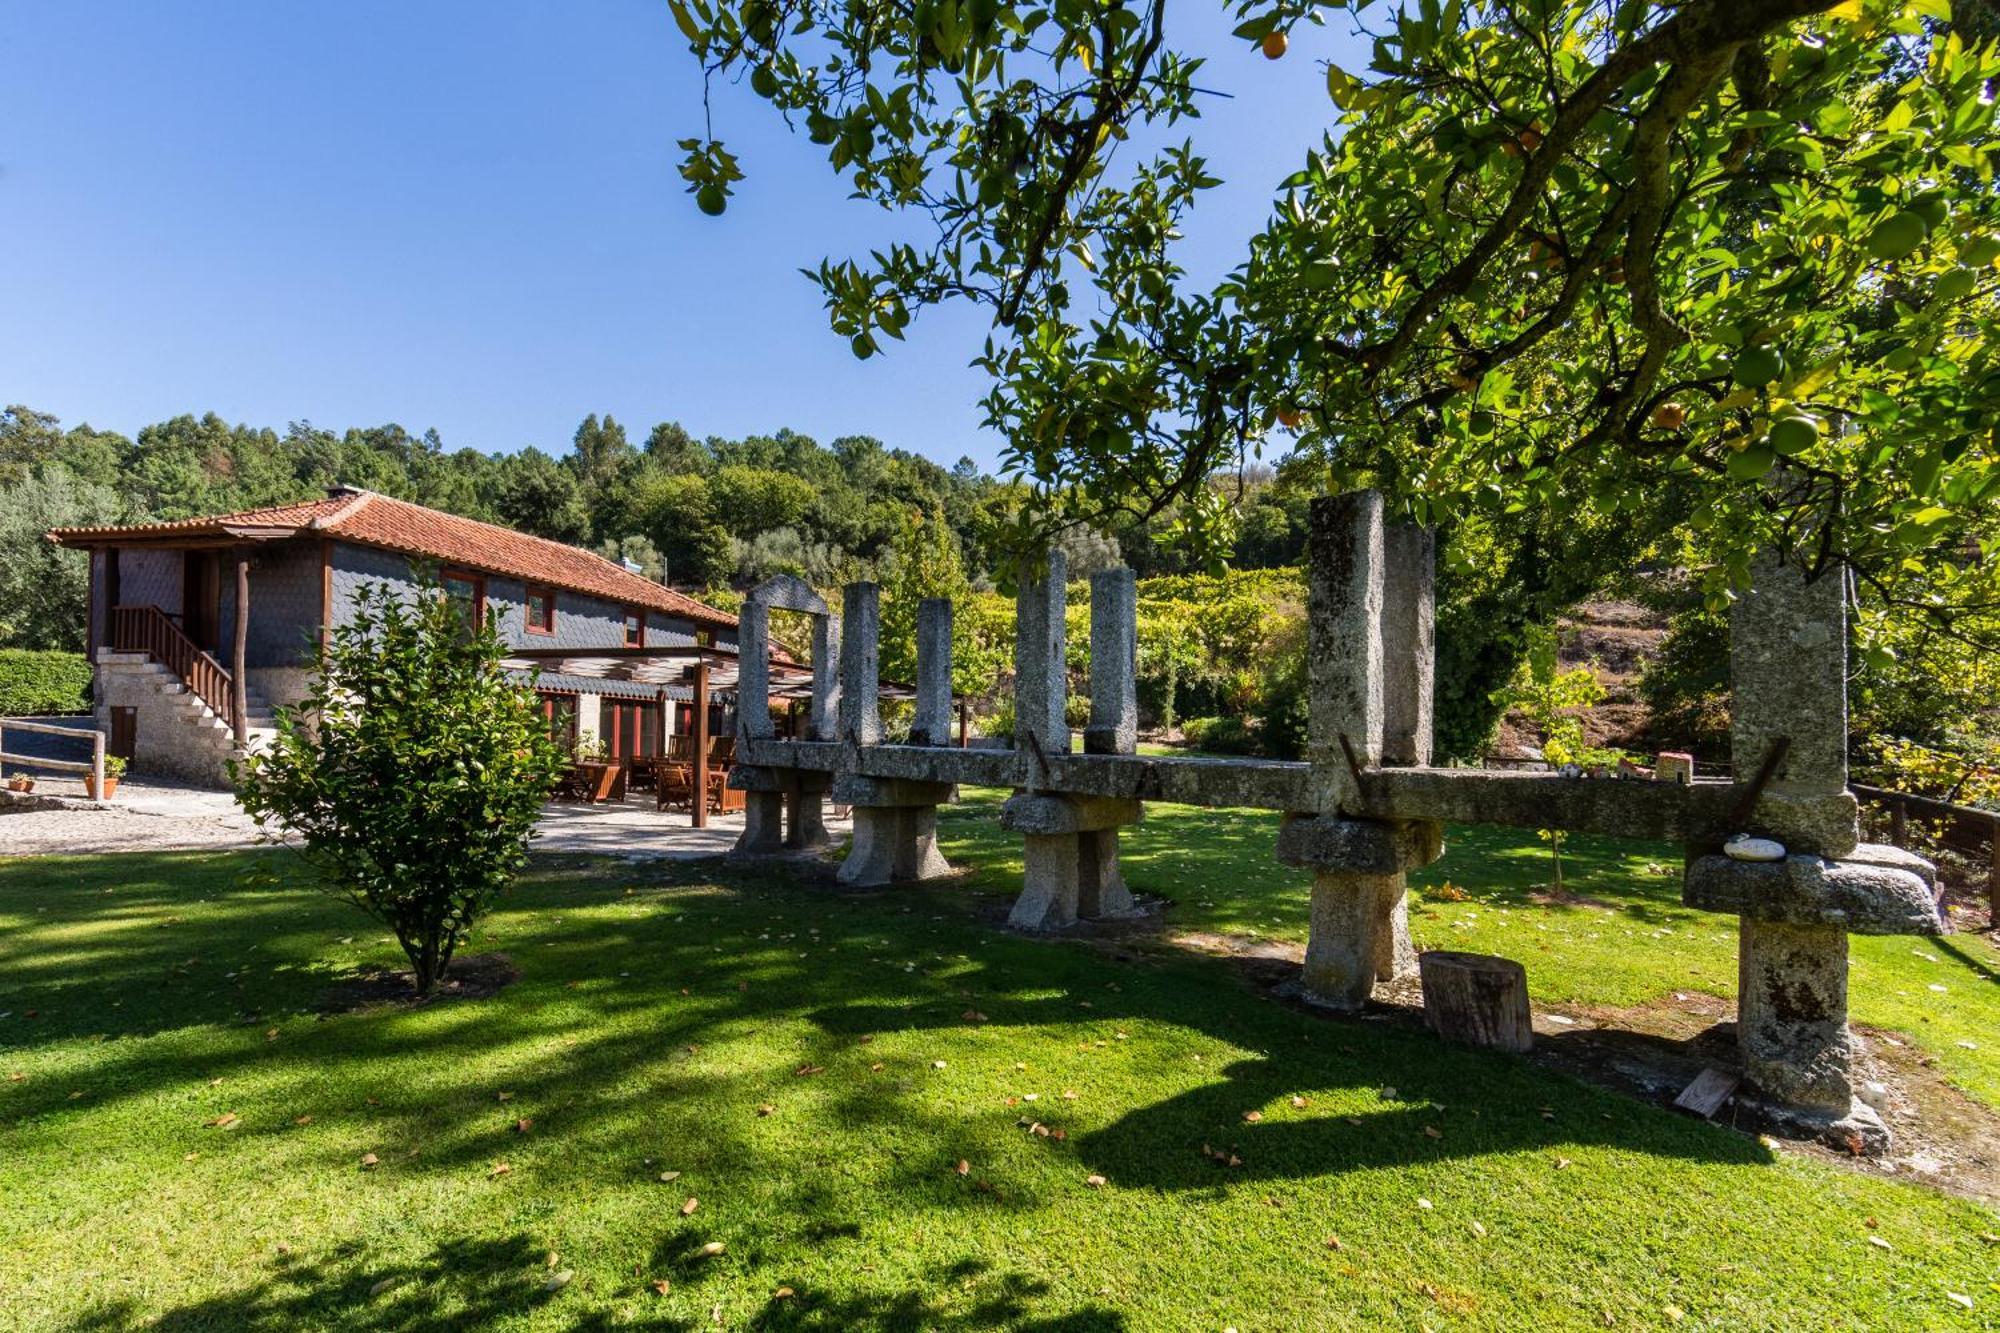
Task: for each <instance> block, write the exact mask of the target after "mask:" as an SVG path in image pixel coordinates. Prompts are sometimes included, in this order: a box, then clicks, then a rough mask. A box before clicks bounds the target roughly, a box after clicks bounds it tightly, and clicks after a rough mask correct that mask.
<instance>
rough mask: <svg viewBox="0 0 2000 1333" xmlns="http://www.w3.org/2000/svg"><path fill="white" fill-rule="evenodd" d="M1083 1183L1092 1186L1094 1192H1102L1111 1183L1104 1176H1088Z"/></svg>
mask: <svg viewBox="0 0 2000 1333" xmlns="http://www.w3.org/2000/svg"><path fill="white" fill-rule="evenodd" d="M1083 1183H1084V1184H1086V1185H1088V1186H1090V1187H1091V1188H1092V1189H1094V1190H1101V1189H1103V1188H1104V1187H1105V1186H1106V1185H1108V1184H1110V1183H1111V1182H1110V1181H1108V1180H1106V1179H1105V1178H1104V1177H1103V1176H1086V1177H1084V1181H1083Z"/></svg>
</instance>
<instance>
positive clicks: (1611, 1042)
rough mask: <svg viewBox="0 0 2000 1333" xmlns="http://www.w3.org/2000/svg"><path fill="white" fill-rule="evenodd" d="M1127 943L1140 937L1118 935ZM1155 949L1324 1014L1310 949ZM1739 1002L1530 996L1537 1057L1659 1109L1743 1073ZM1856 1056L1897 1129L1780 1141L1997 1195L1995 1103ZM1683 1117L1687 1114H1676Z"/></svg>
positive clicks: (1923, 1065) (1413, 1023) (1912, 1065)
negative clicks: (1850, 1139) (1307, 985)
mask: <svg viewBox="0 0 2000 1333" xmlns="http://www.w3.org/2000/svg"><path fill="white" fill-rule="evenodd" d="M1120 943H1121V945H1122V946H1123V947H1124V948H1125V949H1126V950H1127V951H1131V952H1138V951H1140V947H1139V946H1142V943H1143V942H1142V940H1141V939H1139V938H1135V937H1133V936H1127V937H1126V938H1124V939H1123V940H1121V941H1120ZM1152 944H1153V946H1154V948H1156V949H1182V950H1189V951H1193V952H1197V953H1204V954H1210V955H1214V956H1218V957H1223V958H1228V959H1230V960H1231V961H1232V962H1234V963H1235V964H1236V966H1237V968H1238V969H1239V971H1240V972H1241V974H1242V976H1243V978H1244V981H1245V982H1246V983H1247V984H1248V985H1251V986H1253V987H1255V988H1257V989H1259V990H1263V991H1265V992H1267V993H1269V994H1271V995H1272V996H1273V997H1275V998H1277V999H1279V1000H1280V1001H1282V1002H1284V1003H1288V1004H1292V1005H1294V1006H1296V1007H1298V1008H1299V1009H1301V1010H1302V1011H1304V1012H1308V1013H1316V1014H1325V1013H1326V1012H1327V1011H1326V1010H1324V1009H1321V1008H1318V1007H1316V1006H1314V1005H1312V1004H1310V1003H1309V1002H1307V1001H1306V1000H1304V999H1303V998H1301V997H1300V996H1299V995H1298V993H1297V989H1298V988H1297V978H1298V968H1299V964H1300V963H1301V962H1302V961H1303V960H1304V957H1305V950H1304V949H1303V948H1302V947H1301V946H1300V945H1297V944H1294V943H1290V942H1287V941H1283V940H1269V939H1261V938H1254V937H1247V936H1239V935H1227V934H1216V933H1211V932H1205V931H1202V932H1195V931H1189V932H1182V933H1179V934H1175V935H1172V936H1170V937H1169V936H1167V935H1165V934H1164V933H1162V934H1160V935H1158V936H1156V937H1155V938H1154V940H1153V941H1152ZM1364 1016H1365V1017H1367V1018H1368V1019H1370V1020H1372V1021H1375V1022H1384V1021H1387V1022H1392V1023H1399V1024H1403V1025H1406V1026H1408V1027H1410V1028H1412V1029H1420V1028H1423V1027H1424V996H1423V987H1422V985H1421V984H1420V983H1419V982H1418V980H1417V979H1416V978H1415V977H1409V978H1406V979H1403V980H1400V981H1397V982H1394V983H1392V984H1385V985H1378V986H1377V987H1376V988H1375V994H1374V996H1373V997H1372V999H1371V1000H1370V1003H1369V1006H1368V1008H1367V1010H1366V1011H1365V1015H1364ZM1735 1018H1736V1006H1735V1003H1734V1002H1733V1001H1730V1000H1727V999H1724V998H1722V997H1721V996H1717V995H1710V994H1708V993H1707V992H1705V991H1698V990H1680V991H1670V992H1666V993H1664V994H1662V995H1660V996H1658V997H1656V998H1655V999H1653V1000H1650V1001H1648V1002H1646V1003H1644V1004H1638V1005H1631V1006H1624V1007H1619V1006H1611V1005H1568V1004H1566V1005H1553V1006H1551V1005H1539V1004H1538V1005H1535V1006H1534V1023H1535V1047H1534V1050H1533V1051H1532V1052H1530V1053H1529V1055H1528V1056H1527V1058H1528V1059H1530V1060H1532V1061H1534V1062H1535V1063H1536V1064H1539V1065H1543V1066H1545V1067H1548V1068H1552V1069H1556V1070H1559V1071H1561V1072H1562V1073H1565V1074H1568V1075H1570V1076H1571V1077H1573V1078H1577V1079H1581V1080H1582V1081H1584V1082H1586V1083H1593V1084H1596V1085H1597V1086H1599V1087H1604V1088H1610V1089H1613V1090H1614V1091H1617V1092H1621V1093H1624V1094H1626V1095H1627V1096H1631V1097H1637V1098H1639V1099H1640V1100H1642V1101H1648V1102H1652V1103H1654V1104H1655V1105H1658V1106H1672V1105H1673V1101H1674V1098H1676V1097H1678V1096H1679V1095H1680V1093H1681V1091H1682V1089H1684V1088H1686V1087H1687V1085H1688V1084H1689V1083H1691V1082H1693V1081H1694V1079H1695V1076H1696V1075H1698V1074H1700V1073H1701V1072H1702V1070H1704V1069H1706V1068H1711V1067H1712V1068H1716V1069H1720V1070H1724V1071H1726V1072H1729V1073H1739V1072H1740V1064H1739V1059H1738V1055H1737V1046H1736V1024H1735ZM1855 1032H1856V1035H1857V1036H1858V1037H1859V1038H1860V1047H1861V1049H1860V1053H1859V1055H1858V1057H1857V1058H1856V1060H1855V1065H1854V1083H1855V1086H1856V1087H1857V1088H1862V1087H1866V1086H1867V1085H1869V1084H1878V1085H1880V1086H1879V1088H1877V1089H1875V1090H1872V1091H1871V1094H1870V1095H1871V1097H1872V1098H1873V1099H1874V1100H1875V1101H1876V1102H1878V1103H1879V1107H1878V1109H1879V1112H1880V1114H1881V1116H1882V1118H1883V1120H1884V1121H1885V1122H1887V1124H1888V1126H1889V1129H1890V1131H1891V1133H1892V1134H1893V1136H1894V1138H1893V1140H1892V1142H1891V1145H1890V1149H1889V1151H1888V1152H1887V1153H1885V1154H1883V1155H1882V1156H1879V1157H1855V1156H1854V1155H1852V1154H1851V1153H1848V1152H1845V1151H1842V1150H1840V1149H1838V1148H1834V1147H1829V1146H1827V1145H1825V1144H1821V1143H1815V1142H1811V1141H1808V1140H1803V1139H1797V1138H1785V1139H1781V1140H1776V1141H1777V1142H1781V1143H1782V1145H1783V1147H1784V1149H1785V1150H1786V1151H1788V1152H1797V1153H1803V1154H1805V1155H1807V1156H1812V1157H1818V1158H1821V1159H1823V1160H1826V1161H1832V1162H1838V1163H1840V1164H1841V1165H1843V1166H1846V1167H1848V1168H1850V1169H1853V1170H1858V1171H1866V1172H1869V1173H1871V1174H1874V1175H1883V1176H1894V1177H1897V1178H1899V1179H1903V1180H1910V1181H1921V1182H1923V1183H1925V1184H1928V1185H1931V1186H1933V1187H1935V1188H1938V1189H1942V1190H1947V1191H1949V1192H1951V1193H1954V1194H1960V1195H1965V1196H1967V1197H1970V1198H1974V1199H1980V1200H1983V1201H1986V1202H1989V1203H1991V1202H1996V1201H2000V1110H1995V1109H1994V1108H1993V1107H1990V1106H1988V1105H1986V1104H1985V1103H1984V1102H1981V1101H1979V1100H1977V1099H1975V1098H1973V1097H1970V1096H1968V1095H1967V1094H1966V1093H1965V1092H1964V1091H1962V1090H1961V1089H1959V1088H1957V1087H1954V1086H1953V1085H1952V1084H1951V1083H1950V1082H1949V1081H1947V1080H1946V1079H1945V1078H1944V1076H1943V1075H1942V1074H1940V1073H1939V1072H1938V1070H1937V1062H1936V1060H1935V1059H1934V1058H1933V1057H1931V1056H1929V1055H1926V1054H1924V1052H1923V1051H1921V1050H1920V1049H1918V1048H1917V1047H1915V1046H1912V1045H1910V1044H1909V1043H1908V1042H1906V1041H1904V1040H1903V1039H1902V1038H1901V1037H1898V1036H1896V1035H1895V1034H1894V1033H1891V1032H1883V1031H1879V1030H1877V1029H1874V1028H1868V1027H1863V1026H1860V1025H1856V1027H1855ZM1681 1114H1687V1113H1686V1112H1681ZM1714 1119H1715V1121H1716V1123H1718V1124H1721V1125H1725V1126H1728V1127H1730V1128H1732V1129H1736V1130H1738V1131H1739V1132H1741V1133H1745V1134H1760V1133H1764V1132H1766V1131H1767V1129H1768V1128H1769V1126H1767V1125H1766V1124H1765V1123H1764V1122H1763V1121H1762V1120H1761V1119H1760V1117H1759V1116H1758V1114H1757V1112H1756V1110H1755V1109H1754V1107H1753V1106H1752V1105H1750V1104H1749V1103H1748V1102H1746V1101H1743V1100H1741V1099H1738V1098H1735V1097H1732V1098H1731V1099H1730V1100H1729V1101H1728V1102H1727V1103H1726V1104H1725V1105H1724V1106H1723V1107H1722V1109H1721V1110H1720V1111H1718V1112H1717V1113H1716V1115H1715V1117H1714Z"/></svg>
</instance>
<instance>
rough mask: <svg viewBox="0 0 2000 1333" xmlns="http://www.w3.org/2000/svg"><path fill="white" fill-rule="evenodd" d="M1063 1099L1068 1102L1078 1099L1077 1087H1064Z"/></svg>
mask: <svg viewBox="0 0 2000 1333" xmlns="http://www.w3.org/2000/svg"><path fill="white" fill-rule="evenodd" d="M1063 1100H1064V1101H1066V1102H1073V1101H1075V1100H1076V1089H1075V1088H1064V1089H1063Z"/></svg>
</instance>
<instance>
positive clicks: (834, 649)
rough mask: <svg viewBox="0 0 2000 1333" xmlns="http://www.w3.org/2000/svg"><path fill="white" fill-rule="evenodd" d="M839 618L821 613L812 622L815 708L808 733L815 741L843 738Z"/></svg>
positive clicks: (807, 724)
mask: <svg viewBox="0 0 2000 1333" xmlns="http://www.w3.org/2000/svg"><path fill="white" fill-rule="evenodd" d="M840 642H841V634H840V617H839V616H836V615H828V614H824V613H823V614H820V615H816V616H814V617H813V622H812V658H813V681H812V707H811V709H810V710H809V711H808V712H807V714H806V735H807V736H809V737H810V738H811V739H813V740H816V741H834V740H839V739H840V652H841V649H840Z"/></svg>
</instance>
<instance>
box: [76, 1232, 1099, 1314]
mask: <svg viewBox="0 0 2000 1333" xmlns="http://www.w3.org/2000/svg"><path fill="white" fill-rule="evenodd" d="M359 1257H360V1256H359V1252H358V1247H355V1246H349V1247H345V1248H343V1249H340V1250H336V1251H334V1252H333V1253H331V1254H329V1255H328V1256H326V1257H325V1258H323V1259H317V1260H305V1259H292V1258H288V1257H284V1256H280V1257H278V1258H275V1259H273V1260H272V1261H271V1262H270V1264H269V1265H268V1266H267V1268H266V1269H265V1271H264V1272H263V1273H261V1274H259V1275H258V1277H257V1278H256V1279H255V1280H254V1281H252V1282H250V1283H248V1284H247V1285H245V1286H243V1287H241V1288H239V1289H238V1290H236V1291H232V1292H230V1293H228V1294H227V1295H223V1296H216V1297H211V1298H209V1299H207V1300H201V1301H194V1302H190V1303H188V1304H185V1305H178V1306H174V1307H172V1308H170V1309H167V1310H165V1311H160V1312H152V1311H148V1310H145V1309H142V1308H141V1307H140V1306H139V1305H138V1303H137V1302H134V1301H130V1300H120V1301H116V1302H113V1303H110V1304H107V1305H103V1306H100V1307H98V1308H97V1309H95V1310H93V1311H91V1312H90V1313H88V1314H85V1315H82V1316H80V1317H78V1318H76V1319H73V1320H70V1321H69V1322H67V1323H64V1324H62V1325H60V1328H61V1330H62V1333H127V1331H128V1330H134V1329H139V1328H145V1329H148V1330H159V1331H160V1333H195V1331H196V1330H212V1329H249V1330H265V1329H286V1330H290V1329H299V1328H334V1329H348V1328H352V1329H370V1330H382V1331H383V1333H432V1331H434V1330H438V1331H441V1330H446V1329H467V1328H484V1327H487V1326H489V1325H491V1324H492V1323H494V1322H496V1321H499V1320H503V1319H512V1318H519V1317H522V1316H526V1315H530V1314H533V1313H535V1312H537V1311H539V1310H541V1309H543V1308H544V1307H551V1310H550V1313H551V1315H552V1316H553V1317H555V1318H557V1319H558V1321H559V1322H560V1323H561V1325H562V1326H563V1327H565V1328H570V1329H582V1330H597V1329H610V1328H632V1329H649V1330H657V1331H658V1333H689V1331H691V1330H694V1329H697V1328H711V1327H714V1326H715V1321H711V1320H709V1319H690V1318H682V1317H677V1316H673V1315H665V1314H647V1313H644V1312H643V1311H639V1312H634V1311H632V1310H631V1309H630V1307H629V1305H628V1306H627V1307H626V1308H624V1309H620V1310H617V1311H613V1310H611V1309H609V1308H606V1303H607V1302H609V1301H611V1300H614V1299H619V1298H625V1299H626V1300H628V1301H636V1302H642V1303H643V1302H646V1301H656V1300H658V1299H659V1297H658V1295H657V1294H656V1293H654V1292H653V1291H651V1290H650V1289H649V1288H648V1285H647V1284H646V1283H645V1282H643V1281H642V1280H641V1279H639V1278H636V1277H635V1278H634V1279H632V1288H631V1289H630V1290H623V1291H602V1290H591V1289H589V1288H588V1287H587V1285H586V1283H587V1281H588V1280H587V1279H577V1280H576V1281H575V1283H574V1284H573V1285H570V1286H566V1287H563V1288H560V1289H557V1290H550V1289H549V1285H548V1283H549V1274H550V1270H549V1268H548V1267H547V1262H546V1259H545V1255H544V1252H543V1250H542V1248H541V1247H540V1246H538V1245H537V1244H536V1243H535V1242H534V1241H533V1240H531V1239H530V1238H529V1237H527V1236H525V1235H522V1234H518V1233H517V1234H515V1235H512V1236H508V1237H504V1238H499V1239H487V1240H454V1241H447V1242H445V1243H444V1244H442V1245H439V1246H437V1247H436V1248H435V1249H433V1250H432V1251H431V1252H430V1254H429V1255H427V1256H425V1257H424V1258H423V1259H420V1260H415V1261H409V1262H403V1263H392V1264H383V1263H372V1264H369V1265H367V1266H365V1267H364V1266H359V1265H358V1263H357V1261H358V1259H359ZM704 1263H705V1261H703V1260H700V1259H698V1258H695V1257H694V1251H693V1249H692V1248H690V1247H687V1246H683V1245H681V1244H679V1243H678V1239H676V1240H675V1241H671V1242H666V1243H663V1245H662V1247H661V1253H659V1254H656V1256H655V1264H654V1271H657V1272H663V1273H668V1274H671V1275H672V1276H671V1277H670V1279H669V1280H670V1281H671V1282H672V1283H673V1289H674V1290H676V1291H684V1290H686V1289H688V1288H690V1287H696V1286H698V1285H700V1284H701V1282H702V1278H703V1273H702V1269H703V1266H704ZM924 1278H925V1281H926V1283H927V1285H928V1286H929V1287H931V1288H932V1289H933V1290H935V1291H944V1290H947V1289H949V1290H952V1291H964V1290H966V1289H968V1288H969V1287H973V1286H975V1285H976V1286H977V1288H978V1295H977V1296H976V1297H975V1298H974V1299H973V1300H972V1301H971V1303H970V1304H969V1305H963V1306H961V1305H960V1304H959V1303H958V1302H954V1301H952V1300H949V1299H940V1298H939V1297H937V1296H934V1295H932V1294H930V1293H929V1292H926V1291H922V1290H904V1291H891V1290H865V1289H864V1290H860V1291H845V1292H840V1293H820V1292H814V1291H805V1292H798V1293H793V1294H791V1295H789V1296H786V1297H783V1298H776V1297H774V1298H772V1299H770V1300H769V1301H768V1302H766V1303H765V1304H763V1305H762V1306H761V1307H760V1308H759V1309H758V1310H757V1311H756V1312H755V1313H754V1314H752V1315H750V1316H749V1318H748V1320H747V1324H745V1323H739V1322H738V1320H737V1319H734V1318H732V1319H731V1320H730V1321H729V1323H730V1325H731V1326H734V1327H745V1326H747V1327H749V1328H753V1329H816V1330H847V1329H858V1328H870V1329H908V1330H912V1333H914V1331H915V1330H920V1329H921V1330H931V1329H938V1330H973V1329H1006V1330H1010V1331H1011V1333H1119V1330H1122V1329H1124V1328H1125V1327H1126V1322H1125V1318H1124V1316H1123V1315H1121V1314H1119V1313H1117V1312H1116V1311H1113V1310H1109V1309H1104V1308H1101V1307H1099V1308H1089V1309H1084V1310H1074V1311H1070V1312H1067V1313H1063V1314H1053V1315H1041V1314H1037V1313H1036V1308H1035V1307H1036V1305H1037V1304H1038V1303H1040V1302H1041V1301H1043V1300H1044V1299H1045V1298H1047V1297H1048V1296H1049V1294H1050V1288H1049V1285H1048V1284H1047V1283H1045V1282H1042V1281H1039V1280H1037V1279H1034V1278H1031V1277H1028V1276H1026V1275H1024V1274H1021V1273H1016V1272H1006V1273H996V1272H994V1271H993V1270H992V1267H991V1265H989V1264H987V1263H986V1262H985V1261H983V1260H980V1259H975V1258H965V1259H960V1260H958V1261H956V1262H954V1263H949V1264H943V1265H938V1266H937V1267H936V1269H935V1270H934V1271H930V1272H926V1273H925V1275H924ZM701 1299H702V1300H703V1301H707V1299H708V1297H707V1295H706V1294H703V1295H702V1296H701ZM725 1303H726V1302H725Z"/></svg>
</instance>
